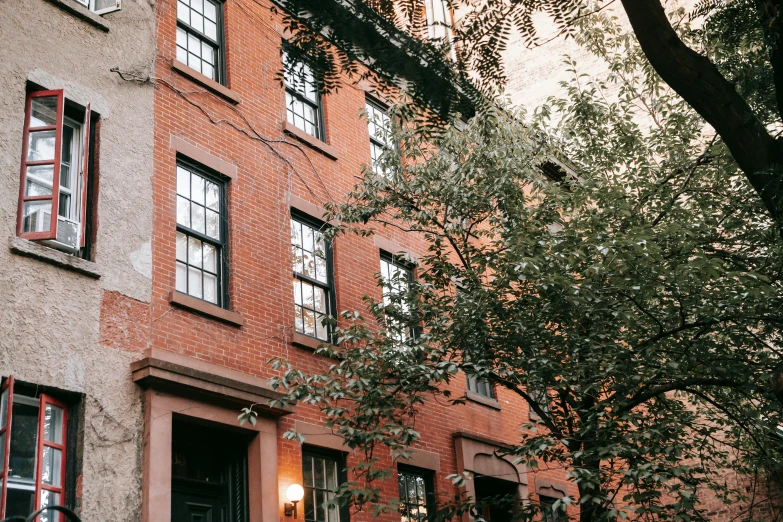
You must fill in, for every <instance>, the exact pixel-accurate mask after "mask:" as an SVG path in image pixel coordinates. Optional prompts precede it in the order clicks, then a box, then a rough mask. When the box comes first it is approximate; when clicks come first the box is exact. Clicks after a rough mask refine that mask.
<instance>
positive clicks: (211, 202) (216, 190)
mask: <svg viewBox="0 0 783 522" xmlns="http://www.w3.org/2000/svg"><path fill="white" fill-rule="evenodd" d="M206 192H207V193H206V197H207V208H209V209H212V210H215V211H219V210H220V207H219V203H220V187H218V185H217V183H211V182H209V181H207V185H206Z"/></svg>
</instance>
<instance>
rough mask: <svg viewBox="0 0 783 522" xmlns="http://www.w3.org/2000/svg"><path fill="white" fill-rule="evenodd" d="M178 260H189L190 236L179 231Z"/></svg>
mask: <svg viewBox="0 0 783 522" xmlns="http://www.w3.org/2000/svg"><path fill="white" fill-rule="evenodd" d="M177 261H184V262H187V261H188V236H186V235H185V234H183V233H182V232H177Z"/></svg>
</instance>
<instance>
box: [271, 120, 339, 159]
mask: <svg viewBox="0 0 783 522" xmlns="http://www.w3.org/2000/svg"><path fill="white" fill-rule="evenodd" d="M283 131H284V132H286V133H287V134H290V135H291V136H293V137H294V138H296V139H298V140H299V141H301V142H303V143H304V144H305V145H307V146H308V147H310V148H312V149H315V150H317V151H318V152H320V153H321V154H323V155H324V156H326V157H328V158H331V159H333V160H336V159H337V149H335V148H334V147H332V146H330V145H327V144H326V143H324V142H323V141H321V140H319V139H318V138H316V137H314V136H310V135H309V134H307V133H306V132H305V131H303V130H302V129H300V128H299V127H297V126H295V125H292V124H291V123H289V122H288V120H285V121H284V122H283Z"/></svg>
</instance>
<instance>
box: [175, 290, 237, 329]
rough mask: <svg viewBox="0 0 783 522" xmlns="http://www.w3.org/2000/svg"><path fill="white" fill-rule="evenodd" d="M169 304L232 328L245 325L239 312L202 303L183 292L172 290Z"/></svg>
mask: <svg viewBox="0 0 783 522" xmlns="http://www.w3.org/2000/svg"><path fill="white" fill-rule="evenodd" d="M169 303H171V304H173V305H175V306H178V307H180V308H184V309H186V310H189V311H191V312H195V313H197V314H200V315H204V316H206V317H210V318H212V319H217V320H218V321H222V322H224V323H227V324H230V325H231V326H236V327H237V328H239V327H241V326H242V325H243V324H245V321H244V320H243V319H242V316H241V315H240V314H239V313H237V312H232V311H231V310H226V309H225V308H220V307H219V306H217V305H213V304H210V303H207V302H206V301H202V300H201V299H197V298H195V297H191V296H189V295H185V294H183V293H181V292H177V291H176V290H172V291H171V293H169Z"/></svg>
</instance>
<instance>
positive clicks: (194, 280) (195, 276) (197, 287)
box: [188, 268, 202, 299]
mask: <svg viewBox="0 0 783 522" xmlns="http://www.w3.org/2000/svg"><path fill="white" fill-rule="evenodd" d="M188 294H190V295H192V296H193V297H198V298H199V299H201V295H202V294H201V270H199V269H197V268H188Z"/></svg>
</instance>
